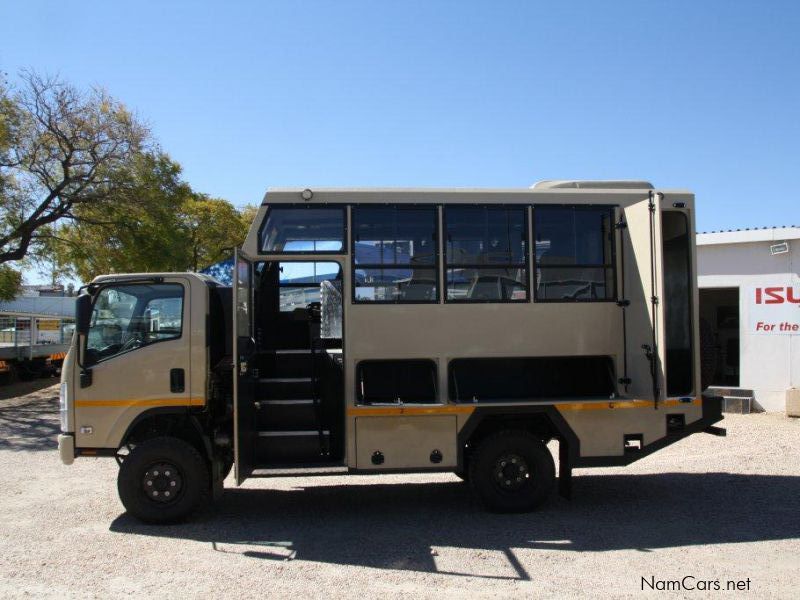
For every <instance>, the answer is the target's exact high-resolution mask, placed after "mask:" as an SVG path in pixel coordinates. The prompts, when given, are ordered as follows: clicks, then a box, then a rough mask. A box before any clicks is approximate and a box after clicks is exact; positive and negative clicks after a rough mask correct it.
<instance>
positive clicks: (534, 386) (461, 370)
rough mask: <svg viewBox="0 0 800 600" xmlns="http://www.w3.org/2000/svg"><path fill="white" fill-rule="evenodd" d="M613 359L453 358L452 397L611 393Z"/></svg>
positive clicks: (504, 399) (604, 395)
mask: <svg viewBox="0 0 800 600" xmlns="http://www.w3.org/2000/svg"><path fill="white" fill-rule="evenodd" d="M612 394H614V364H613V361H612V360H611V358H610V357H608V356H553V357H550V356H542V357H530V358H518V357H515V358H459V359H455V360H452V361H451V362H450V399H451V400H454V401H456V402H491V401H496V402H509V401H529V400H534V399H549V398H609V397H611V396H612Z"/></svg>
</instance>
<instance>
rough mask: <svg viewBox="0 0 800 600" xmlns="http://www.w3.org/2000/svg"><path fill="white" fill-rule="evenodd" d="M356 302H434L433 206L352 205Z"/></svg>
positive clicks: (435, 298) (435, 286) (435, 210)
mask: <svg viewBox="0 0 800 600" xmlns="http://www.w3.org/2000/svg"><path fill="white" fill-rule="evenodd" d="M352 215H353V286H354V289H353V299H354V300H355V302H391V303H399V302H437V301H438V286H437V268H436V265H437V244H436V231H437V208H436V207H435V206H423V207H420V206H354V207H353V209H352Z"/></svg>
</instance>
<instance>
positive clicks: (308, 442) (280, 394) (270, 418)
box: [255, 348, 330, 465]
mask: <svg viewBox="0 0 800 600" xmlns="http://www.w3.org/2000/svg"><path fill="white" fill-rule="evenodd" d="M265 354H266V355H267V356H266V363H267V364H269V365H270V366H269V367H268V368H267V371H269V376H267V377H261V378H260V379H259V380H258V393H257V398H258V400H256V402H255V408H256V415H257V431H258V439H257V442H256V459H257V462H258V463H260V464H270V465H282V464H286V465H293V464H301V463H302V464H307V463H315V462H325V461H328V460H329V457H330V430H328V429H326V428H325V425H324V419H323V413H322V406H321V397H320V390H319V377H318V375H317V368H316V364H315V363H316V352H315V350H314V349H312V348H309V349H286V350H281V349H279V350H274V351H270V352H267V353H265ZM262 372H264V371H262Z"/></svg>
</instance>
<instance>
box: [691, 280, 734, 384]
mask: <svg viewBox="0 0 800 600" xmlns="http://www.w3.org/2000/svg"><path fill="white" fill-rule="evenodd" d="M740 314H741V313H740V312H739V288H736V287H732V288H708V289H701V290H700V337H701V340H700V345H701V352H702V353H703V361H704V362H705V361H706V360H709V361H710V362H712V363H713V375H712V376H711V382H710V383H711V385H713V386H717V387H738V386H739V373H740V362H739V357H740V352H739V348H740V340H739V318H740ZM709 370H711V369H709Z"/></svg>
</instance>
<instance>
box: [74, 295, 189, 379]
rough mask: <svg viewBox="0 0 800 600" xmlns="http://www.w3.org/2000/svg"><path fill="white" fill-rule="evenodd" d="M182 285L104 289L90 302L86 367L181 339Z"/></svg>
mask: <svg viewBox="0 0 800 600" xmlns="http://www.w3.org/2000/svg"><path fill="white" fill-rule="evenodd" d="M182 331H183V286H182V285H180V284H177V283H162V284H131V285H124V284H123V285H115V286H109V287H104V288H103V289H101V290H100V292H99V293H98V294H97V297H96V298H95V301H94V307H93V313H92V322H91V326H90V328H89V335H88V336H87V342H86V360H87V364H94V363H97V362H99V361H102V360H105V359H107V358H111V357H112V356H116V355H117V354H121V353H123V352H128V351H130V350H135V349H137V348H141V347H143V346H147V345H150V344H154V343H156V342H163V341H166V340H172V339H176V338H179V337H181V334H182Z"/></svg>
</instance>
